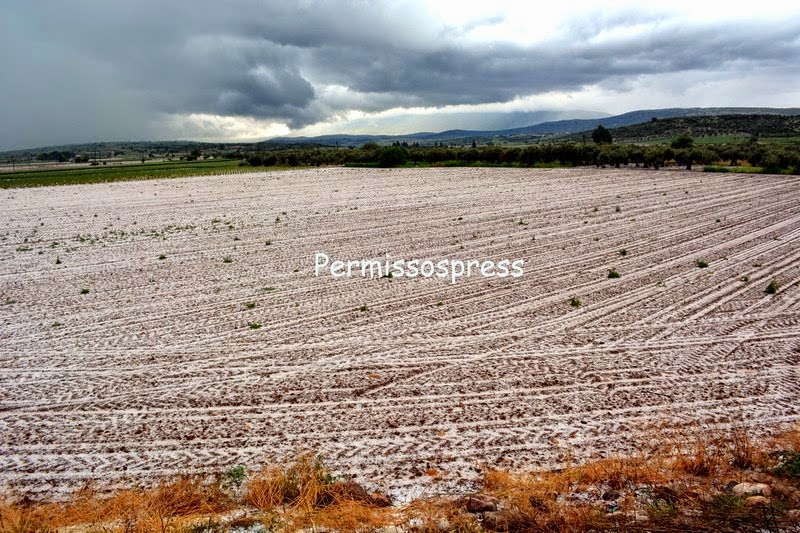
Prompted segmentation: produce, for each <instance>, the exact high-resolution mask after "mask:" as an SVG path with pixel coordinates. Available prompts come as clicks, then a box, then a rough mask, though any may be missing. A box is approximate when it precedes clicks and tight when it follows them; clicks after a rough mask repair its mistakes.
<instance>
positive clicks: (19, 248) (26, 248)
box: [17, 246, 31, 252]
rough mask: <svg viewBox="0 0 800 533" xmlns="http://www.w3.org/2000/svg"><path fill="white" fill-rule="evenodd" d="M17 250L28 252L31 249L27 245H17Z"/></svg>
mask: <svg viewBox="0 0 800 533" xmlns="http://www.w3.org/2000/svg"><path fill="white" fill-rule="evenodd" d="M17 251H18V252H30V251H31V249H30V248H29V247H27V246H17Z"/></svg>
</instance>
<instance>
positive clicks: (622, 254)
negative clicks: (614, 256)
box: [619, 248, 628, 257]
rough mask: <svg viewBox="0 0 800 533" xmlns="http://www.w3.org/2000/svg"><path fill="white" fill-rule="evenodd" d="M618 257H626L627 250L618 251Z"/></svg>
mask: <svg viewBox="0 0 800 533" xmlns="http://www.w3.org/2000/svg"><path fill="white" fill-rule="evenodd" d="M619 255H621V256H622V257H625V256H626V255H628V250H626V249H625V248H623V249H622V250H620V251H619Z"/></svg>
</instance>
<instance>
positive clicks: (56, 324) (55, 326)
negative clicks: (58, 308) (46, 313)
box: [50, 322, 64, 328]
mask: <svg viewBox="0 0 800 533" xmlns="http://www.w3.org/2000/svg"><path fill="white" fill-rule="evenodd" d="M63 325H64V324H62V323H61V322H53V324H52V325H51V326H50V327H53V328H60V327H61V326H63Z"/></svg>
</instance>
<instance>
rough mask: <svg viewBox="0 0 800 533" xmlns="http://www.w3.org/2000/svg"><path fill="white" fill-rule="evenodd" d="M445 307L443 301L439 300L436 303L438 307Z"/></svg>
mask: <svg viewBox="0 0 800 533" xmlns="http://www.w3.org/2000/svg"><path fill="white" fill-rule="evenodd" d="M443 305H444V302H443V301H441V300H439V301H438V302H436V307H441V306H443Z"/></svg>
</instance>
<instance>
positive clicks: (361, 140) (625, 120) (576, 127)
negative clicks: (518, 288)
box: [262, 107, 800, 146]
mask: <svg viewBox="0 0 800 533" xmlns="http://www.w3.org/2000/svg"><path fill="white" fill-rule="evenodd" d="M717 115H777V116H786V115H800V108H796V107H795V108H770V107H675V108H669V109H641V110H638V111H631V112H629V113H623V114H622V115H615V116H611V117H603V118H594V119H573V120H556V121H549V122H541V123H539V124H533V125H530V126H525V127H521V128H511V129H504V130H489V131H483V130H447V131H442V132H436V133H433V132H419V133H412V134H408V135H323V136H318V137H278V138H274V139H269V140H267V141H265V142H264V143H262V144H265V145H270V144H280V145H286V144H307V143H311V144H322V145H329V146H330V145H336V144H337V143H338V144H339V145H340V146H360V145H362V144H365V143H368V142H375V143H378V144H390V143H392V142H396V141H400V142H403V141H405V142H409V143H412V142H418V143H420V144H433V143H435V142H444V143H454V144H467V143H468V142H471V141H472V139H476V140H479V141H482V142H486V141H487V140H489V139H498V138H500V139H506V140H509V141H513V140H515V139H526V138H532V137H550V136H564V135H568V134H571V133H581V132H586V131H591V130H593V129H594V128H596V127H597V126H598V125H600V124H602V125H603V126H605V127H606V128H619V127H623V126H631V125H634V124H640V123H649V122H650V121H651V120H652V119H653V118H655V119H666V118H680V117H692V116H694V117H696V116H717Z"/></svg>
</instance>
